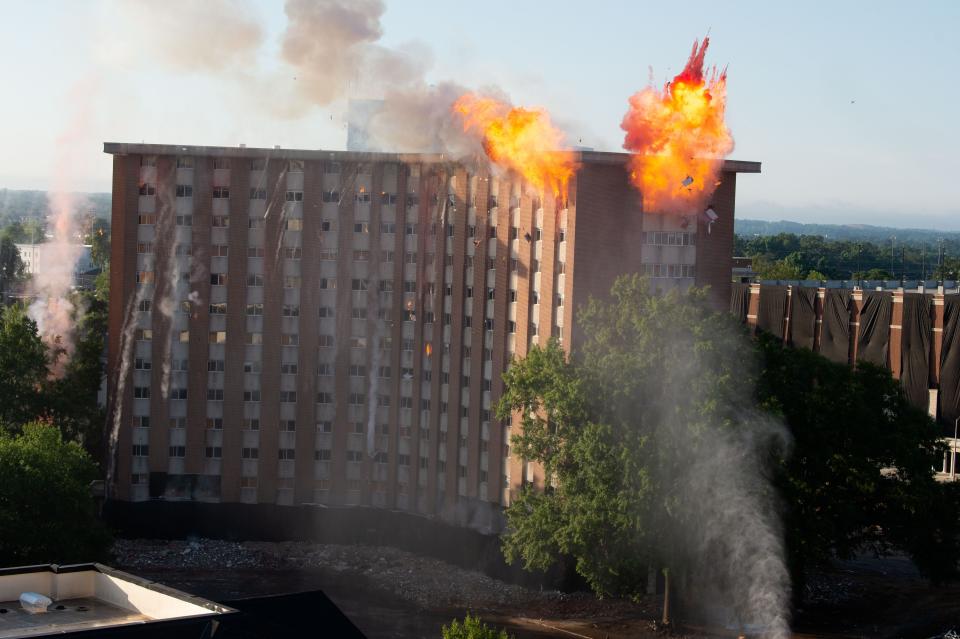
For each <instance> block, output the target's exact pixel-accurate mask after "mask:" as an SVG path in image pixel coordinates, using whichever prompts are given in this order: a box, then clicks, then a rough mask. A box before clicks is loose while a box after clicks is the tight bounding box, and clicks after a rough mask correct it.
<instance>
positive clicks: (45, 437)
mask: <svg viewBox="0 0 960 639" xmlns="http://www.w3.org/2000/svg"><path fill="white" fill-rule="evenodd" d="M97 474H98V473H97V468H96V465H95V464H94V463H93V461H92V460H91V459H90V457H89V455H87V454H86V452H84V450H83V449H82V448H81V447H80V446H79V444H77V443H75V442H66V441H64V440H63V437H62V436H61V434H60V431H59V430H58V429H57V428H55V427H54V426H52V425H50V424H44V423H30V424H26V425H25V426H24V427H23V430H22V432H21V433H20V434H16V435H13V434H3V433H0V486H2V487H3V489H2V490H0V556H2V557H3V560H4V562H5V563H6V564H7V565H23V564H32V563H48V562H54V563H71V562H80V561H91V560H99V559H102V558H103V557H104V555H105V553H106V550H107V548H108V544H109V539H110V538H109V535H108V533H107V531H106V529H105V528H104V527H103V525H102V524H101V523H100V522H99V521H98V519H97V517H96V512H95V508H94V503H93V499H92V497H91V496H90V489H89V483H90V481H91V480H93V479H95V478H96V477H97Z"/></svg>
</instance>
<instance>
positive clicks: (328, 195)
mask: <svg viewBox="0 0 960 639" xmlns="http://www.w3.org/2000/svg"><path fill="white" fill-rule="evenodd" d="M321 197H322V199H323V201H324V202H337V203H339V202H340V193H339V192H338V191H334V190H331V191H324V192H323V194H322V196H321Z"/></svg>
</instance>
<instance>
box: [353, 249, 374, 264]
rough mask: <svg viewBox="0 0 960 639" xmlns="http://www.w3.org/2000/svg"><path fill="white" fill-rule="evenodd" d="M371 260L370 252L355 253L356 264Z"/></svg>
mask: <svg viewBox="0 0 960 639" xmlns="http://www.w3.org/2000/svg"><path fill="white" fill-rule="evenodd" d="M369 259H370V251H354V252H353V260H354V261H355V262H366V261H367V260H369Z"/></svg>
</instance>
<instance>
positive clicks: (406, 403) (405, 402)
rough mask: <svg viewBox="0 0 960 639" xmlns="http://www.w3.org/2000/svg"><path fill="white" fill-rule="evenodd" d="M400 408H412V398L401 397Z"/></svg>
mask: <svg viewBox="0 0 960 639" xmlns="http://www.w3.org/2000/svg"><path fill="white" fill-rule="evenodd" d="M400 408H407V409H412V408H413V398H412V397H401V398H400Z"/></svg>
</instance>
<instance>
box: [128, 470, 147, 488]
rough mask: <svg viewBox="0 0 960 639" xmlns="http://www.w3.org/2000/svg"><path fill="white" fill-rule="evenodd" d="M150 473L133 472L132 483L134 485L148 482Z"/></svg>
mask: <svg viewBox="0 0 960 639" xmlns="http://www.w3.org/2000/svg"><path fill="white" fill-rule="evenodd" d="M148 477H149V475H148V474H147V473H133V474H131V475H130V483H131V484H133V485H135V486H136V485H138V484H146V483H147V478H148Z"/></svg>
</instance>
